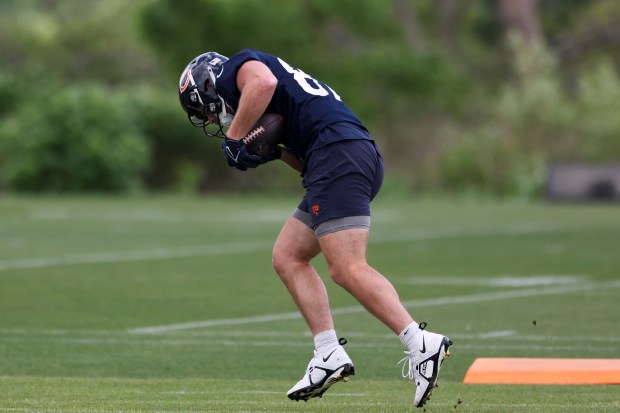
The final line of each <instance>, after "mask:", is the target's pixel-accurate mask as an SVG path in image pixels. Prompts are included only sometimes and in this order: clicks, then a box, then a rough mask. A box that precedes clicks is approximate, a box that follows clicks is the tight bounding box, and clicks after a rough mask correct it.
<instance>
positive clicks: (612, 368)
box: [463, 358, 620, 384]
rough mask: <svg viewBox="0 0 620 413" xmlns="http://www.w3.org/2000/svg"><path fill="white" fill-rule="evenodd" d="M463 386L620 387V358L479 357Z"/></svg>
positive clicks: (469, 370) (468, 371) (466, 376)
mask: <svg viewBox="0 0 620 413" xmlns="http://www.w3.org/2000/svg"><path fill="white" fill-rule="evenodd" d="M463 383H485V384H620V359H547V358H477V359H476V360H474V362H473V363H472V365H471V366H470V367H469V369H468V370H467V374H465V378H464V379H463Z"/></svg>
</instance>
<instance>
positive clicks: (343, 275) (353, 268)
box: [328, 263, 367, 288]
mask: <svg viewBox="0 0 620 413" xmlns="http://www.w3.org/2000/svg"><path fill="white" fill-rule="evenodd" d="M366 267H367V265H366V263H346V264H335V265H328V268H329V276H330V277H331V279H332V280H333V281H334V282H335V283H336V284H338V285H339V286H341V287H344V288H347V286H348V285H350V283H352V282H355V280H356V278H357V277H358V276H359V275H361V274H362V272H363V271H364V269H365V268H366Z"/></svg>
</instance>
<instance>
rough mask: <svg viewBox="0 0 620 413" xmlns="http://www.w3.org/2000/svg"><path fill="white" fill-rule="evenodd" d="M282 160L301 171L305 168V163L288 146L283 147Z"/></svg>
mask: <svg viewBox="0 0 620 413" xmlns="http://www.w3.org/2000/svg"><path fill="white" fill-rule="evenodd" d="M280 160H282V162H284V163H286V164H287V165H288V166H290V167H291V168H293V169H294V170H296V171H297V172H299V173H301V172H302V170H303V169H304V163H303V162H302V161H301V159H299V158H298V157H297V155H295V154H294V153H293V151H291V150H290V149H288V148H282V155H281V156H280Z"/></svg>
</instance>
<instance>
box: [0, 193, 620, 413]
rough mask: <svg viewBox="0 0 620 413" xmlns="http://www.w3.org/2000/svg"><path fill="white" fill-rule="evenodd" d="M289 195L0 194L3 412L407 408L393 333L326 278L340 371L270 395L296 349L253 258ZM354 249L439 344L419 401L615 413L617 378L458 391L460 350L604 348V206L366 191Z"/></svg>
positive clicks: (612, 242)
mask: <svg viewBox="0 0 620 413" xmlns="http://www.w3.org/2000/svg"><path fill="white" fill-rule="evenodd" d="M295 205H296V199H295V198H290V199H286V198H276V199H268V198H265V197H264V198H252V197H242V196H239V197H228V198H204V199H193V198H173V197H153V198H148V197H144V198H129V199H115V198H48V197H32V198H10V197H9V198H1V199H0V412H190V411H192V412H287V413H290V412H347V413H356V412H410V411H414V410H416V409H414V408H413V407H412V404H411V400H412V396H413V391H414V389H413V384H412V383H411V382H409V381H406V380H404V379H402V378H401V371H400V367H399V366H397V362H398V361H399V360H400V359H401V358H402V357H403V353H402V348H401V346H400V343H399V341H398V339H397V338H395V337H394V336H393V335H392V334H391V333H390V331H388V330H387V328H386V327H384V326H383V325H382V324H380V323H379V322H378V321H376V320H375V319H374V318H372V317H371V316H370V315H368V314H367V313H365V312H364V311H362V309H361V308H360V307H359V306H358V305H357V303H356V302H355V301H354V300H353V299H352V298H351V297H349V296H348V295H347V294H346V293H344V292H343V291H341V290H340V289H339V288H337V287H336V286H335V285H334V284H333V283H331V282H330V281H329V279H328V277H324V279H325V281H326V284H327V286H328V289H329V292H330V298H331V303H332V307H333V309H334V318H335V321H336V325H337V332H338V334H339V335H340V336H343V337H346V338H347V339H348V341H349V344H348V345H347V351H348V352H349V354H350V356H351V357H352V358H353V360H354V362H355V363H356V372H357V374H356V376H354V377H353V378H352V380H351V381H350V382H349V383H347V384H338V385H336V386H334V387H333V388H332V389H331V390H330V391H329V392H328V393H326V395H325V397H324V398H323V399H315V400H311V401H309V402H308V403H303V402H301V403H295V402H291V401H289V400H288V399H287V398H286V391H287V390H288V388H289V387H290V386H292V385H293V384H294V383H295V382H296V381H297V380H298V379H299V378H300V377H301V375H302V374H303V372H304V368H305V367H306V364H307V362H308V360H309V358H310V357H311V355H312V346H313V343H312V337H311V336H310V335H309V333H308V332H307V330H306V328H305V325H304V323H303V321H302V320H301V319H300V317H299V316H298V314H297V312H296V309H295V307H294V305H293V303H292V301H291V299H290V298H289V296H288V294H287V292H286V291H285V289H284V287H283V286H282V285H281V284H280V282H279V280H278V278H277V276H276V275H275V274H274V273H273V270H272V269H271V263H270V259H271V253H270V252H271V246H272V243H273V240H274V239H275V237H276V235H277V233H278V231H279V229H280V225H281V223H282V221H283V220H284V219H285V218H286V217H287V216H288V215H289V213H290V212H291V211H292V209H293V208H294V207H295ZM368 260H369V262H370V263H371V264H372V265H373V266H375V267H376V268H377V269H379V270H380V271H381V272H382V273H384V274H385V275H386V276H388V278H390V279H391V281H392V282H393V283H394V285H395V286H396V287H397V289H398V290H399V292H400V294H401V299H402V300H403V302H404V303H405V304H406V305H407V307H408V308H409V309H410V310H411V311H412V313H413V315H414V317H415V319H416V320H418V321H427V322H428V324H429V327H428V328H429V330H431V331H436V332H442V333H444V334H447V335H449V336H450V337H451V338H452V339H453V340H454V343H455V344H454V346H453V347H452V356H451V357H450V358H449V359H448V360H447V362H446V364H445V365H444V368H443V370H442V375H441V377H440V387H439V388H438V389H437V390H436V391H435V393H434V395H433V398H432V400H431V401H430V403H429V404H428V405H427V406H426V408H425V409H420V411H421V410H425V411H426V412H458V413H464V412H476V413H480V412H489V413H490V412H493V413H496V412H541V413H542V412H545V413H547V412H550V413H556V412H557V413H560V412H562V413H564V412H618V411H620V387H619V386H617V385H615V386H614V385H609V386H602V385H599V386H530V385H465V384H463V383H462V379H463V377H464V375H465V373H466V371H467V368H468V367H469V366H470V364H471V363H472V362H473V361H474V360H475V359H476V358H477V357H571V358H620V332H619V330H620V311H619V306H618V303H619V302H620V280H619V275H620V209H619V208H618V207H617V206H610V205H551V204H542V203H540V204H536V203H533V204H528V203H520V202H495V201H488V200H487V201H474V200H450V201H437V200H434V201H431V200H417V201H416V200H403V199H390V198H385V199H379V200H378V201H377V202H376V203H375V205H374V214H373V232H372V237H371V245H370V248H369V254H368ZM316 265H317V267H318V269H319V271H320V272H322V273H323V274H325V266H324V263H323V262H322V259H321V258H320V257H319V258H318V259H317V260H316ZM459 401H460V402H459Z"/></svg>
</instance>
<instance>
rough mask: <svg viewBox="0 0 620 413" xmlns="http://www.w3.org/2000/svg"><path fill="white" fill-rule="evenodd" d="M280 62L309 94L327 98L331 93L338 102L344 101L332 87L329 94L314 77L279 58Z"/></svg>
mask: <svg viewBox="0 0 620 413" xmlns="http://www.w3.org/2000/svg"><path fill="white" fill-rule="evenodd" d="M278 61H279V62H280V64H281V65H282V67H283V68H284V70H286V71H287V72H289V73H290V74H292V75H293V78H294V79H295V81H296V82H297V83H298V84H299V86H301V88H302V89H303V90H304V91H306V92H307V93H310V94H311V95H314V96H327V95H329V92H331V93H332V95H334V97H335V98H336V99H337V100H342V99H340V96H338V94H337V93H336V92H334V90H333V89H332V88H331V87H329V86H327V89H329V92H328V91H327V90H325V88H324V87H323V86H322V85H321V84H320V83H319V82H317V81H316V79H315V78H313V77H312V76H310V75H308V74H306V73H304V72H303V71H301V70H299V69H295V68H293V67H291V66H290V65H289V64H288V63H286V62H285V61H284V60H282V59H280V58H279V57H278Z"/></svg>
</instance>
